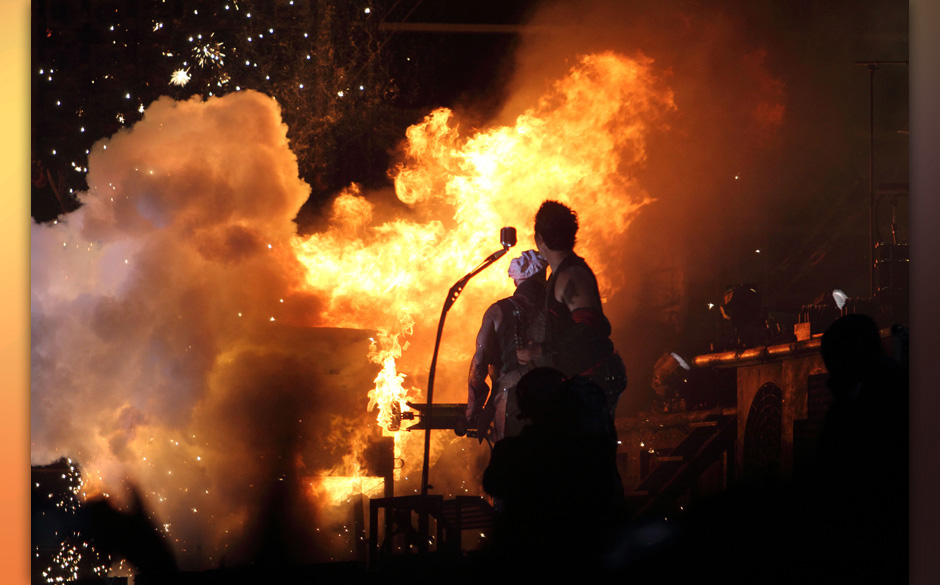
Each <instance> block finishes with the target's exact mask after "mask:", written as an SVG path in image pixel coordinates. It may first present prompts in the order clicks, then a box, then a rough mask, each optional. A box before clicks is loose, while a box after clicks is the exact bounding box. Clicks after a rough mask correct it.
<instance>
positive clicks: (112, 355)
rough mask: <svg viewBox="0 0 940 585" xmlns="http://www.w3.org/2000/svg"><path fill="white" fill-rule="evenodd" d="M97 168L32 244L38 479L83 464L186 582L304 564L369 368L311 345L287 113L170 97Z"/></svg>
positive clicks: (336, 343) (357, 356) (238, 101)
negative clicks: (63, 461)
mask: <svg viewBox="0 0 940 585" xmlns="http://www.w3.org/2000/svg"><path fill="white" fill-rule="evenodd" d="M89 160H90V163H89V174H88V184H89V190H88V192H86V193H84V194H82V195H81V199H82V203H83V205H82V207H81V208H80V209H79V210H78V211H76V212H74V213H72V214H70V215H68V216H67V217H65V218H64V219H63V220H60V221H58V222H57V223H55V224H46V225H33V227H32V307H31V313H32V314H31V318H32V366H31V367H32V415H31V425H32V460H33V463H34V464H38V463H47V462H49V461H50V460H53V459H56V458H59V457H71V458H72V459H74V460H77V461H78V462H79V464H80V465H82V470H83V473H84V480H85V484H86V491H87V492H88V493H90V494H94V493H99V492H102V491H104V492H105V493H109V494H110V495H111V496H112V497H114V498H115V499H116V500H117V501H122V500H123V498H124V496H125V493H124V489H123V488H124V487H125V486H126V485H129V484H133V485H136V486H137V487H138V488H139V489H140V490H141V492H142V496H143V497H144V501H145V503H146V504H147V506H148V508H149V509H150V510H151V512H152V513H153V514H154V518H155V520H156V521H157V522H158V523H159V524H160V525H162V526H163V528H164V529H165V531H166V534H167V537H168V538H169V540H170V542H171V543H173V544H174V548H175V549H176V551H177V553H178V554H179V556H180V561H181V562H182V563H183V566H184V567H185V566H197V567H198V566H204V565H209V566H212V565H217V564H218V563H220V562H223V561H224V560H225V559H228V562H243V561H245V560H246V559H250V558H253V557H254V556H255V555H256V554H259V553H258V550H257V547H258V546H262V545H264V542H260V541H259V540H258V537H265V535H266V534H268V533H271V534H274V533H279V534H281V535H282V536H284V535H290V538H288V543H291V544H292V545H293V546H294V547H295V548H296V550H291V549H290V548H289V547H285V548H287V550H286V551H285V552H284V555H285V558H287V559H289V560H295V561H299V560H305V559H309V558H310V555H311V554H312V551H313V550H314V547H313V546H311V543H310V541H309V539H310V537H309V535H310V533H311V532H313V528H314V527H316V526H317V524H315V522H314V519H313V517H312V515H313V514H314V512H315V511H314V510H313V508H312V507H311V506H310V505H309V503H308V502H307V500H306V497H305V496H304V495H303V493H302V492H303V479H304V478H305V477H306V476H314V475H316V474H317V472H318V471H321V470H323V469H328V468H329V467H331V466H334V465H335V464H336V462H337V461H338V460H339V457H340V456H341V455H343V454H345V453H348V452H350V450H351V449H352V447H351V446H350V445H348V444H347V445H343V446H341V447H340V448H339V449H338V450H339V455H338V456H337V455H336V454H335V453H331V450H334V449H336V445H331V444H330V441H331V439H330V437H331V436H334V435H335V434H337V433H346V434H347V436H348V429H347V428H346V427H347V426H348V425H350V424H353V423H352V422H351V421H350V420H345V419H344V418H343V417H347V418H349V419H356V418H357V417H358V416H359V415H360V413H361V414H362V415H365V414H366V413H365V402H364V400H365V399H364V396H365V392H366V391H367V390H368V388H369V384H370V383H371V380H372V378H373V377H374V375H375V373H376V371H377V368H374V367H372V366H371V365H370V364H369V362H368V361H367V360H366V359H365V355H366V353H367V351H368V347H369V341H368V333H367V332H359V331H354V330H330V329H309V328H307V327H299V326H301V325H303V326H309V325H315V324H316V320H315V316H316V315H317V313H318V310H319V302H318V301H317V300H316V299H315V298H314V297H313V296H312V295H310V294H308V293H303V292H300V289H301V287H300V285H301V282H302V278H303V272H304V271H303V269H302V267H301V266H300V265H299V264H298V263H297V261H296V259H295V257H294V255H293V253H292V251H291V248H290V238H291V237H292V236H293V235H294V233H295V231H296V226H295V224H294V223H293V222H292V218H293V217H294V215H295V214H296V212H297V210H298V209H299V207H300V206H301V205H302V204H303V202H304V201H305V199H306V198H307V195H308V193H309V188H308V186H307V185H306V184H305V183H303V182H302V181H301V180H299V179H298V173H297V165H296V159H295V157H294V156H293V154H292V153H291V151H290V149H289V147H288V144H287V139H286V127H285V126H284V125H283V124H282V123H281V119H280V112H279V108H278V106H277V104H276V103H275V102H274V100H272V99H271V98H269V97H266V96H263V95H261V94H258V93H254V92H241V93H237V94H232V95H229V96H227V97H225V98H221V99H219V98H212V99H209V100H208V101H205V102H203V101H201V100H199V99H193V100H190V101H187V102H174V101H172V100H170V99H168V98H163V99H160V100H158V101H157V102H155V103H153V104H152V105H151V106H150V107H149V108H148V109H147V111H146V114H145V116H144V119H143V120H142V121H141V122H140V123H138V124H136V125H135V126H134V127H133V128H131V129H128V130H125V131H121V132H119V133H118V134H116V135H114V136H113V137H111V138H108V139H103V140H101V141H99V142H98V143H96V145H95V147H94V149H93V151H92V153H91V155H90V157H89ZM355 424H356V425H357V426H360V427H361V426H364V425H368V423H367V421H366V420H362V421H359V422H357V423H355ZM366 428H369V427H368V426H366ZM274 504H276V505H274ZM272 506H273V507H272ZM266 523H267V524H271V523H274V524H277V523H280V524H281V525H280V526H279V528H278V529H277V530H274V531H273V532H272V530H270V527H269V526H268V527H266V526H265V524H266ZM291 523H293V524H291ZM305 535H306V538H305ZM294 553H296V554H294Z"/></svg>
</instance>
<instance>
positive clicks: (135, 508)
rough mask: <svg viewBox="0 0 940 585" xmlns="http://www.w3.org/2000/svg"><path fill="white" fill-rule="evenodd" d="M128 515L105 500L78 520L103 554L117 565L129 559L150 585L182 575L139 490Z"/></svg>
mask: <svg viewBox="0 0 940 585" xmlns="http://www.w3.org/2000/svg"><path fill="white" fill-rule="evenodd" d="M131 496H132V498H133V503H132V506H131V509H130V510H129V511H127V512H124V511H121V510H118V509H117V508H115V507H114V506H112V505H111V502H109V501H108V500H107V499H105V498H96V499H93V500H91V501H89V502H87V503H86V504H84V505H83V506H82V507H81V509H80V512H79V516H78V519H77V522H78V526H79V528H80V530H81V532H82V534H84V535H86V536H87V537H88V538H89V539H90V540H91V541H92V542H93V544H94V546H95V548H96V549H97V550H98V551H99V552H101V553H105V554H108V555H111V556H112V558H113V559H114V560H115V561H117V560H118V559H120V558H123V559H126V560H127V561H128V562H129V563H130V564H131V565H133V566H134V567H135V568H136V569H137V571H136V575H137V576H138V579H140V578H143V579H144V580H145V581H139V582H146V583H163V582H170V581H164V579H169V578H170V577H171V576H173V575H175V574H176V573H177V572H178V569H177V566H176V560H175V558H174V557H173V552H172V550H170V546H169V544H168V543H167V542H166V539H164V537H163V533H162V532H161V531H160V529H159V528H158V527H157V525H156V524H155V523H154V522H153V520H151V519H150V517H149V516H148V514H147V510H146V509H145V508H144V505H143V501H142V500H141V498H140V494H139V492H138V491H137V489H136V488H131Z"/></svg>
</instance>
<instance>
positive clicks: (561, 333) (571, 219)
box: [517, 201, 627, 417]
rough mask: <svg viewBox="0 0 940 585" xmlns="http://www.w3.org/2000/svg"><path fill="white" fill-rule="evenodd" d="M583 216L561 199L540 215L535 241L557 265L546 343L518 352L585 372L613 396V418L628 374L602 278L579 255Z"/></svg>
mask: <svg viewBox="0 0 940 585" xmlns="http://www.w3.org/2000/svg"><path fill="white" fill-rule="evenodd" d="M577 233H578V215H577V214H576V213H575V212H574V211H572V210H571V209H570V208H569V207H567V206H566V205H563V204H561V203H559V202H557V201H545V202H544V203H542V206H541V207H539V210H538V212H537V213H536V214H535V244H536V246H537V247H538V251H539V254H540V255H541V256H542V257H543V258H545V259H546V260H547V261H548V264H549V265H550V266H551V268H552V275H551V278H549V280H548V284H547V286H546V294H545V313H546V314H545V318H546V323H547V327H546V333H545V340H544V341H543V342H542V343H540V344H539V343H534V342H532V343H529V344H528V345H527V347H526V348H525V349H523V350H520V351H519V352H517V357H518V359H519V362H520V363H529V362H533V363H535V364H537V365H548V366H551V367H554V368H557V369H558V370H560V371H561V372H562V373H564V374H565V375H566V376H569V377H570V376H576V375H580V376H585V377H587V378H590V379H591V380H592V381H594V382H595V383H596V384H597V385H598V386H600V387H601V388H602V389H603V390H604V392H605V394H606V396H607V409H608V413H609V414H610V416H611V417H613V415H614V411H615V409H616V407H617V400H618V399H619V398H620V394H621V393H622V392H623V391H624V389H625V388H626V387H627V374H626V370H625V369H624V366H623V361H622V360H621V359H620V355H619V354H618V353H617V352H616V350H615V349H614V344H613V342H612V341H611V340H610V333H611V327H610V321H608V320H607V317H606V316H604V309H603V306H602V305H601V296H600V291H599V290H598V286H597V278H596V277H595V276H594V272H593V271H592V270H591V268H590V266H588V264H587V262H585V261H584V259H583V258H581V257H580V256H578V255H577V254H575V253H574V245H575V241H576V237H577Z"/></svg>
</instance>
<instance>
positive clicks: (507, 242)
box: [499, 227, 516, 248]
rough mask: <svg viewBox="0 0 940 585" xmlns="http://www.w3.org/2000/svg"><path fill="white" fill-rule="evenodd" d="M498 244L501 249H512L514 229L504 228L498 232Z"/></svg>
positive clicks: (514, 236)
mask: <svg viewBox="0 0 940 585" xmlns="http://www.w3.org/2000/svg"><path fill="white" fill-rule="evenodd" d="M499 243H500V244H501V245H502V246H503V248H512V247H513V246H515V245H516V228H514V227H504V228H503V229H501V230H499Z"/></svg>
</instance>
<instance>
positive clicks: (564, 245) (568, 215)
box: [535, 200, 578, 252]
mask: <svg viewBox="0 0 940 585" xmlns="http://www.w3.org/2000/svg"><path fill="white" fill-rule="evenodd" d="M577 233H578V214H577V213H575V212H574V211H572V210H571V208H570V207H568V206H567V205H564V204H562V203H559V202H557V201H551V200H549V201H545V202H543V203H542V206H541V207H539V210H538V212H537V213H536V214H535V243H536V245H538V246H539V250H541V249H542V247H543V246H544V247H546V248H548V249H549V250H551V251H553V252H570V251H571V250H573V249H574V243H575V240H576V235H577Z"/></svg>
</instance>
